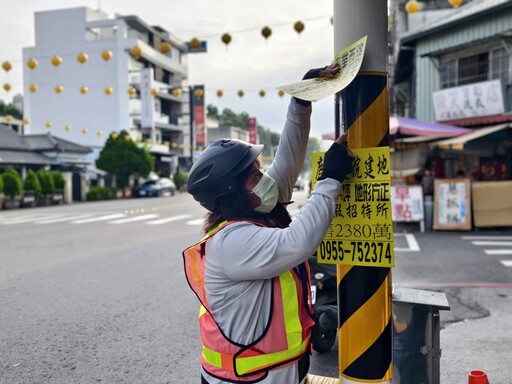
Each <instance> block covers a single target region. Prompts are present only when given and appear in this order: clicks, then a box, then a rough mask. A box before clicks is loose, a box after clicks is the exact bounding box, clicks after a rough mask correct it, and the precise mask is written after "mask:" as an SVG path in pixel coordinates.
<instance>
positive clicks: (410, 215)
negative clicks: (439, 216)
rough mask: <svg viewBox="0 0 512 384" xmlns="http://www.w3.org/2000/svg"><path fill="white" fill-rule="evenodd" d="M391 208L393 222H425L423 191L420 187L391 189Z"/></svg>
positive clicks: (404, 186)
mask: <svg viewBox="0 0 512 384" xmlns="http://www.w3.org/2000/svg"><path fill="white" fill-rule="evenodd" d="M391 206H392V207H393V221H396V222H399V221H405V222H413V221H421V220H423V218H424V217H423V190H422V188H421V187H420V186H409V185H403V186H396V187H391Z"/></svg>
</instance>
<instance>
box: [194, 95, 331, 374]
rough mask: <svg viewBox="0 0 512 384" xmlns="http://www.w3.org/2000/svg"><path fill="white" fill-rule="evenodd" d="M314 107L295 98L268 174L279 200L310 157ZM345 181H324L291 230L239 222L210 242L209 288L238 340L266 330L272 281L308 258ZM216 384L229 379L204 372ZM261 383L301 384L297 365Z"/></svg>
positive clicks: (216, 312) (220, 320) (221, 320)
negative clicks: (308, 148) (305, 158)
mask: <svg viewBox="0 0 512 384" xmlns="http://www.w3.org/2000/svg"><path fill="white" fill-rule="evenodd" d="M310 115H311V107H307V108H306V107H302V106H300V105H299V104H297V103H296V102H295V101H294V100H293V99H292V101H291V102H290V106H289V108H288V114H287V120H286V123H285V127H284V130H283V134H282V136H281V140H280V143H279V147H278V150H277V152H276V157H275V159H274V162H273V163H272V166H271V167H270V168H269V169H268V171H267V173H268V174H269V175H270V176H271V177H272V178H274V180H276V182H277V184H278V186H279V201H280V202H286V201H289V200H290V199H291V196H292V192H293V186H294V184H295V181H296V179H297V177H298V175H299V173H300V170H301V167H302V164H303V162H304V157H305V154H306V146H307V140H308V137H309V130H310ZM340 188H341V183H340V182H338V181H336V180H333V179H325V180H321V181H319V182H318V183H317V184H316V186H315V190H314V191H313V192H312V194H311V196H310V198H309V199H308V202H307V204H306V206H305V207H304V208H303V209H302V210H301V212H300V214H299V215H298V216H297V217H296V218H295V219H294V220H293V221H292V222H291V224H290V226H289V227H287V228H284V229H283V228H267V227H260V226H257V225H255V224H252V223H248V222H238V223H234V224H231V225H228V226H227V227H225V228H223V229H221V230H220V231H219V232H218V233H216V234H215V236H213V237H212V238H211V239H209V240H208V241H207V243H206V269H205V288H206V296H207V301H208V303H209V305H210V308H211V310H212V313H213V316H214V318H215V320H216V322H217V324H219V326H220V328H221V329H222V330H223V332H224V333H225V334H226V335H227V336H228V337H229V338H230V339H231V340H233V341H235V342H237V343H241V344H245V345H246V344H249V343H251V342H253V341H254V340H256V339H257V338H259V337H260V336H261V334H262V332H263V331H264V329H265V327H266V325H267V320H268V318H269V314H270V306H271V298H272V289H271V288H272V278H273V277H275V276H278V275H280V274H281V273H283V272H285V271H288V270H290V269H291V268H293V267H295V266H297V265H299V264H300V263H302V262H304V261H305V260H307V259H308V258H309V257H310V256H311V255H312V254H313V253H314V252H315V250H316V248H317V247H318V245H319V244H320V242H321V241H322V239H323V237H324V235H325V232H326V231H327V228H328V227H329V224H330V222H331V220H332V217H333V215H334V209H335V203H336V198H337V196H338V195H339V193H340ZM202 374H203V376H204V377H205V379H206V380H207V381H208V383H210V384H223V383H224V381H221V380H219V379H216V378H214V377H211V376H210V375H208V374H207V373H206V372H205V371H204V370H203V372H202ZM260 383H261V384H285V383H286V384H298V383H299V374H298V368H297V364H295V365H291V366H287V367H284V368H280V369H275V370H272V371H270V372H269V374H268V376H267V378H265V379H264V380H263V381H261V382H260Z"/></svg>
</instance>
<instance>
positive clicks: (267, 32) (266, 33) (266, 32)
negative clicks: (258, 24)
mask: <svg viewBox="0 0 512 384" xmlns="http://www.w3.org/2000/svg"><path fill="white" fill-rule="evenodd" d="M261 34H262V35H263V37H264V38H265V40H266V39H268V38H269V36H270V35H271V34H272V30H271V29H270V28H269V27H264V28H263V29H262V30H261Z"/></svg>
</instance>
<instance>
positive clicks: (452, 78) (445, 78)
mask: <svg viewBox="0 0 512 384" xmlns="http://www.w3.org/2000/svg"><path fill="white" fill-rule="evenodd" d="M456 85H457V60H449V61H445V62H443V63H442V64H441V88H442V89H444V88H451V87H455V86H456Z"/></svg>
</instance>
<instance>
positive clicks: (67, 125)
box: [64, 124, 71, 132]
mask: <svg viewBox="0 0 512 384" xmlns="http://www.w3.org/2000/svg"><path fill="white" fill-rule="evenodd" d="M64 130H65V131H66V132H69V131H71V125H69V124H66V125H65V126H64Z"/></svg>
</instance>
